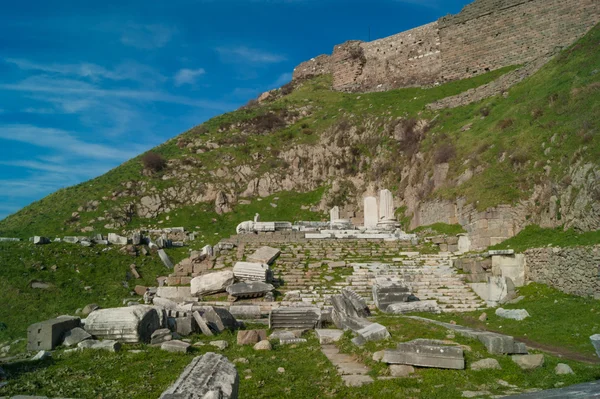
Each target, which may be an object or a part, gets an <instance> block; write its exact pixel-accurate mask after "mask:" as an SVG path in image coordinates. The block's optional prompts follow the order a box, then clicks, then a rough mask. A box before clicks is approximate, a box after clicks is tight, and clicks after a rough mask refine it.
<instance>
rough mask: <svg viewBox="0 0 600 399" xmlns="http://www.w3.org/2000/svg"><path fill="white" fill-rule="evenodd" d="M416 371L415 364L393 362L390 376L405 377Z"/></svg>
mask: <svg viewBox="0 0 600 399" xmlns="http://www.w3.org/2000/svg"><path fill="white" fill-rule="evenodd" d="M414 372H415V368H414V367H413V366H407V365H405V364H391V365H390V376H391V377H397V378H403V377H408V376H410V375H411V374H413V373H414Z"/></svg>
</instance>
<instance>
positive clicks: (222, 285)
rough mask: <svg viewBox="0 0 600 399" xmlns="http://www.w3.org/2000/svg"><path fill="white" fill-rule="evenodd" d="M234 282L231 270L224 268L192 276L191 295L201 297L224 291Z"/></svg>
mask: <svg viewBox="0 0 600 399" xmlns="http://www.w3.org/2000/svg"><path fill="white" fill-rule="evenodd" d="M234 282H235V278H234V275H233V272H232V271H231V270H226V271H222V272H215V273H210V274H205V275H202V276H198V277H194V278H193V279H192V282H191V294H192V296H196V297H201V296H204V295H213V294H218V293H220V292H225V290H226V289H227V287H229V286H230V285H232V284H233V283H234Z"/></svg>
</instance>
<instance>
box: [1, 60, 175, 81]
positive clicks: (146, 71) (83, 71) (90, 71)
mask: <svg viewBox="0 0 600 399" xmlns="http://www.w3.org/2000/svg"><path fill="white" fill-rule="evenodd" d="M4 61H5V62H7V63H9V64H14V65H16V66H17V67H18V68H19V69H21V70H26V71H40V72H45V73H49V74H57V75H63V76H64V75H66V76H76V77H80V78H88V79H90V80H92V81H98V80H101V79H107V80H115V81H119V80H133V81H138V82H144V83H149V82H152V81H164V80H165V77H164V76H163V75H161V74H160V73H159V72H158V71H156V70H155V69H154V68H152V67H149V66H147V65H142V64H139V63H137V62H133V61H127V62H124V63H122V64H120V65H118V66H117V67H116V68H114V69H107V68H105V67H102V66H100V65H96V64H91V63H85V62H83V63H77V64H58V63H40V62H34V61H30V60H26V59H22V58H5V59H4Z"/></svg>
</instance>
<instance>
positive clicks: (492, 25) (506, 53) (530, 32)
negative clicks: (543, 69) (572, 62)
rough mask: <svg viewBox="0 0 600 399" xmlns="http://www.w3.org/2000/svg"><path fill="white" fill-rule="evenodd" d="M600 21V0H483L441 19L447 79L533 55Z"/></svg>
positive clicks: (573, 38)
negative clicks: (452, 15)
mask: <svg viewBox="0 0 600 399" xmlns="http://www.w3.org/2000/svg"><path fill="white" fill-rule="evenodd" d="M598 21H600V2H598V1H597V0H577V1H573V0H566V1H565V0H528V1H522V0H521V1H517V0H505V1H499V0H478V1H476V2H474V3H472V4H471V5H469V6H467V7H466V9H465V10H464V11H463V12H461V13H460V14H459V15H457V16H455V17H450V18H445V19H442V20H441V21H440V40H441V51H442V58H443V62H442V65H443V66H442V72H441V76H440V80H441V81H448V80H457V79H465V78H468V77H471V76H473V75H476V74H480V73H484V72H487V71H490V70H494V69H498V68H501V67H504V66H507V65H516V64H523V63H525V62H529V61H532V60H534V59H536V58H538V57H540V56H543V55H545V54H546V53H548V52H550V51H552V50H553V49H554V48H555V47H566V46H569V45H570V44H571V43H573V42H574V41H576V40H577V39H578V38H580V37H582V36H583V35H584V34H585V33H586V32H587V31H588V30H589V29H591V28H592V27H593V26H594V25H595V24H596V23H598Z"/></svg>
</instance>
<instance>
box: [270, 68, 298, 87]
mask: <svg viewBox="0 0 600 399" xmlns="http://www.w3.org/2000/svg"><path fill="white" fill-rule="evenodd" d="M291 81H292V73H291V72H286V73H282V74H281V75H279V77H278V78H277V80H276V81H275V82H273V83H272V84H271V85H269V87H270V88H278V87H281V86H283V85H284V84H286V83H289V82H291Z"/></svg>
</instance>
